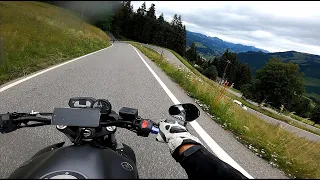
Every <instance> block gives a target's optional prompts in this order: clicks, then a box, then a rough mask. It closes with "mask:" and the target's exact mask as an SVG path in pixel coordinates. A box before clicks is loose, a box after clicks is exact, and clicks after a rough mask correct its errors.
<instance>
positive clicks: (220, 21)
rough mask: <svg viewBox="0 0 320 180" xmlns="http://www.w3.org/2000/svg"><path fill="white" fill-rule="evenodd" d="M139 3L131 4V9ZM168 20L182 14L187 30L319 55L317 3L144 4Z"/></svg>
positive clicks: (155, 2) (148, 2) (261, 46)
mask: <svg viewBox="0 0 320 180" xmlns="http://www.w3.org/2000/svg"><path fill="white" fill-rule="evenodd" d="M142 3H143V2H142V1H132V4H133V6H134V9H135V10H136V9H137V8H138V7H139V6H141V4H142ZM151 3H154V4H155V5H156V14H157V16H159V15H160V14H161V13H163V14H164V18H165V19H166V20H167V21H171V19H172V16H173V15H174V14H181V16H182V20H183V22H184V24H185V25H186V27H187V30H190V31H194V32H199V33H202V34H205V35H209V36H216V37H219V38H221V39H223V40H225V41H229V42H233V43H241V44H245V45H251V46H255V47H257V48H262V49H266V50H268V51H271V52H276V51H289V50H295V51H301V52H307V53H312V54H320V33H319V30H320V21H319V19H320V11H319V7H320V2H316V1H303V2H297V1H292V2H289V1H270V2H266V1H256V2H252V1H250V2H249V1H225V2H222V1H178V2H177V1H146V5H147V8H149V7H150V5H151Z"/></svg>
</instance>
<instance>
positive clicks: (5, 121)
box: [0, 113, 17, 134]
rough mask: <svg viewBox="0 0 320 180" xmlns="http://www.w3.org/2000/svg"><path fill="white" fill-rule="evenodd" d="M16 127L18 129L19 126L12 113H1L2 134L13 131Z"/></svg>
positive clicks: (0, 126) (0, 127)
mask: <svg viewBox="0 0 320 180" xmlns="http://www.w3.org/2000/svg"><path fill="white" fill-rule="evenodd" d="M16 129H17V127H16V125H15V124H14V123H13V119H12V118H11V115H10V114H9V113H8V114H1V116H0V132H1V133H2V134H4V133H9V132H12V131H14V130H16Z"/></svg>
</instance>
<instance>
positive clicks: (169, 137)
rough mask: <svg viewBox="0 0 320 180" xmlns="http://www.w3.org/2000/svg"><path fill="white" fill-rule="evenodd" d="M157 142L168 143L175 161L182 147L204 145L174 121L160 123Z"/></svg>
mask: <svg viewBox="0 0 320 180" xmlns="http://www.w3.org/2000/svg"><path fill="white" fill-rule="evenodd" d="M156 140H157V141H159V142H166V143H168V145H169V149H170V153H171V155H172V156H173V157H174V158H175V159H176V158H177V157H176V156H177V155H178V153H177V151H178V149H179V147H181V146H182V145H184V144H194V145H197V144H200V145H202V143H201V141H200V140H199V139H198V138H197V137H195V136H193V135H191V134H190V133H189V132H188V131H187V129H186V128H185V127H184V126H182V125H180V124H179V123H178V122H177V121H174V120H165V121H161V122H160V123H159V133H158V135H157V138H156Z"/></svg>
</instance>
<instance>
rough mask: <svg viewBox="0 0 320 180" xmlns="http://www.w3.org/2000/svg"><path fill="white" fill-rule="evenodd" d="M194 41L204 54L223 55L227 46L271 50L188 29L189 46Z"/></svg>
mask: <svg viewBox="0 0 320 180" xmlns="http://www.w3.org/2000/svg"><path fill="white" fill-rule="evenodd" d="M192 42H195V43H196V46H197V50H198V51H199V52H201V54H202V55H204V56H217V55H222V54H223V53H224V52H225V50H226V49H227V48H229V50H230V51H232V52H237V53H239V52H248V51H253V52H260V51H261V52H265V53H268V52H269V51H267V50H263V49H259V48H256V47H254V46H246V45H242V44H235V43H231V42H227V41H223V40H222V39H219V38H217V37H210V36H206V35H203V34H200V33H196V32H191V31H187V46H189V47H190V46H191V44H192Z"/></svg>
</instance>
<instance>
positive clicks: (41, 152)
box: [33, 142, 65, 157]
mask: <svg viewBox="0 0 320 180" xmlns="http://www.w3.org/2000/svg"><path fill="white" fill-rule="evenodd" d="M64 143H65V142H59V143H57V144H53V145H50V146H48V147H46V148H44V149H41V150H40V151H39V152H37V153H36V154H35V155H34V156H33V157H35V156H38V155H40V154H43V153H45V152H49V151H53V150H55V149H58V148H60V147H62V146H63V145H64Z"/></svg>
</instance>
